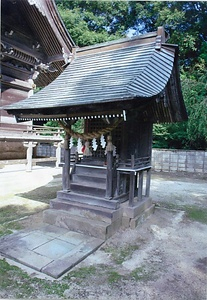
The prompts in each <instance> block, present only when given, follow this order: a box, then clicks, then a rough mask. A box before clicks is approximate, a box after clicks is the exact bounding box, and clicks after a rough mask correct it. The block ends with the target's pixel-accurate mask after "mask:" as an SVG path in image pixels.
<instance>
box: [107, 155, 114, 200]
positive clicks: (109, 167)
mask: <svg viewBox="0 0 207 300" xmlns="http://www.w3.org/2000/svg"><path fill="white" fill-rule="evenodd" d="M106 176H107V177H106V198H108V199H111V198H112V197H113V151H107V174H106Z"/></svg>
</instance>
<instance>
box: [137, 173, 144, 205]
mask: <svg viewBox="0 0 207 300" xmlns="http://www.w3.org/2000/svg"><path fill="white" fill-rule="evenodd" d="M143 175H144V173H143V171H139V187H138V201H141V200H142V190H143Z"/></svg>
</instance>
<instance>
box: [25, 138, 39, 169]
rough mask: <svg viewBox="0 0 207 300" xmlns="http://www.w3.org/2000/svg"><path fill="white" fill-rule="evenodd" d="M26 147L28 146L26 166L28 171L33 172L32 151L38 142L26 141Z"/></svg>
mask: <svg viewBox="0 0 207 300" xmlns="http://www.w3.org/2000/svg"><path fill="white" fill-rule="evenodd" d="M23 145H24V147H27V158H26V160H27V166H26V171H27V172H31V171H32V153H33V148H34V147H36V146H37V142H31V141H30V142H24V143H23Z"/></svg>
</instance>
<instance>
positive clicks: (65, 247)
mask: <svg viewBox="0 0 207 300" xmlns="http://www.w3.org/2000/svg"><path fill="white" fill-rule="evenodd" d="M103 242H104V240H102V239H98V238H94V237H91V236H87V235H84V234H82V233H78V232H73V231H69V230H67V229H65V228H59V227H57V226H53V225H44V226H42V227H41V228H38V229H36V230H31V231H28V230H25V231H21V232H18V233H14V234H11V235H8V236H5V237H3V238H1V239H0V253H1V255H2V256H3V257H7V258H10V259H12V260H15V261H17V262H19V263H21V264H23V265H26V266H28V267H30V268H32V269H34V270H37V271H39V272H42V273H45V274H47V275H49V276H51V277H53V278H58V277H60V276H61V275H63V274H64V273H65V272H67V271H69V270H70V269H71V268H73V267H74V266H75V265H77V264H78V263H79V262H80V261H82V260H83V259H85V258H86V257H87V256H88V255H90V254H91V253H93V252H94V251H95V250H96V249H97V248H98V247H99V246H100V245H101V244H102V243H103Z"/></svg>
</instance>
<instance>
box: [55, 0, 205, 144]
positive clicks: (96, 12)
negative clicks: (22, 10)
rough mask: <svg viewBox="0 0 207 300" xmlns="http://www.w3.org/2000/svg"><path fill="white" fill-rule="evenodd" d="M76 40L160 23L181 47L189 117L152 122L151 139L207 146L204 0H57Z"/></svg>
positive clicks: (115, 34) (90, 39)
mask: <svg viewBox="0 0 207 300" xmlns="http://www.w3.org/2000/svg"><path fill="white" fill-rule="evenodd" d="M56 4H57V7H58V10H59V12H60V15H61V17H62V19H63V21H64V23H65V25H66V28H67V29H68V31H69V33H70V35H71V37H72V38H73V39H74V41H75V43H76V44H77V45H78V46H80V47H82V46H87V45H92V44H96V43H100V42H106V41H110V40H113V39H117V38H121V37H125V36H126V35H139V34H142V33H146V32H151V31H155V30H157V27H158V26H164V27H165V30H166V32H167V33H168V34H169V37H170V38H169V40H168V42H169V43H173V44H178V45H179V48H180V69H181V81H182V89H183V96H184V101H185V104H186V107H187V111H188V115H189V120H188V122H184V123H176V124H156V125H155V126H154V145H155V146H157V147H167V148H189V149H205V148H207V122H206V121H207V120H206V118H207V117H206V116H207V111H206V110H207V85H206V82H207V2H204V1H155V2H153V1H82V0H74V1H68V0H56Z"/></svg>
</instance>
